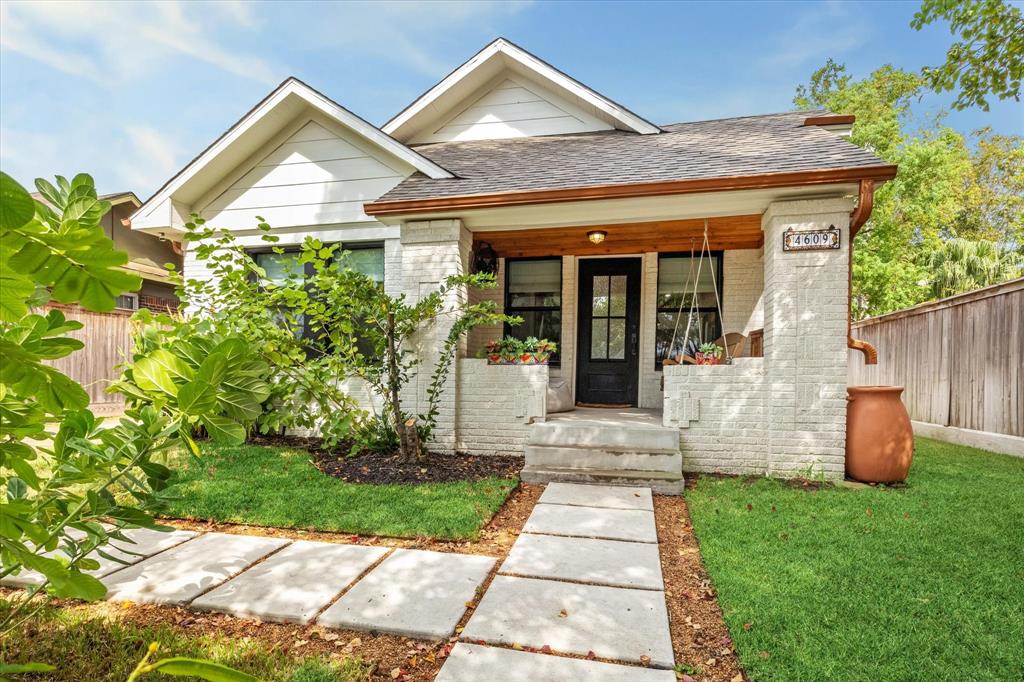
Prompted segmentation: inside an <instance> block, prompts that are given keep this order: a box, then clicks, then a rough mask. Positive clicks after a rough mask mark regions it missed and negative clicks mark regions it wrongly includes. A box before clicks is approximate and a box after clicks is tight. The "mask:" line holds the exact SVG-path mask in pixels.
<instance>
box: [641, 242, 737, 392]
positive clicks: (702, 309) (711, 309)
mask: <svg viewBox="0 0 1024 682" xmlns="http://www.w3.org/2000/svg"><path fill="white" fill-rule="evenodd" d="M705 257H711V258H717V259H718V265H717V267H716V268H715V270H716V271H717V272H715V284H716V285H717V288H718V300H719V301H723V305H722V314H721V315H719V316H718V335H717V336H716V337H715V338H718V337H719V336H721V335H722V317H723V316H724V315H725V305H724V299H723V293H724V290H725V287H724V285H725V251H724V250H717V251H709V252H708V253H706V254H705ZM663 258H700V254H699V253H697V254H693V253H689V252H686V251H666V252H663V253H662V252H659V253H658V275H659V276H660V275H661V261H662V259H663ZM654 287H655V290H654V348H653V355H654V371H656V372H660V371H661V370H662V369H663V368H664V365H663V364H662V362H661V360H659V359H658V313H675V312H677V311H678V310H679V309H678V308H664V307H661V306H659V305H658V295H659V289H658V278H657V277H655V280H654ZM694 312H698V313H717V312H718V308H717V307H715V306H697V307H696V308H694Z"/></svg>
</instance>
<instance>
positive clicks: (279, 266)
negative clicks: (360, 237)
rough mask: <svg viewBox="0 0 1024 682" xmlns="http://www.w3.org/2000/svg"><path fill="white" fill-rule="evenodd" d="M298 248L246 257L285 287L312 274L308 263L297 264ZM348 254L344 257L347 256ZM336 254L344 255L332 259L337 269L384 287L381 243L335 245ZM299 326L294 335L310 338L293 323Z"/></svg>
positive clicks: (306, 329) (306, 328)
mask: <svg viewBox="0 0 1024 682" xmlns="http://www.w3.org/2000/svg"><path fill="white" fill-rule="evenodd" d="M300 251H301V247H300V246H299V245H296V246H290V247H287V246H286V247H284V252H283V253H275V252H274V251H271V250H266V249H260V250H255V249H254V250H251V251H249V255H250V256H251V257H252V259H253V260H254V261H255V262H256V264H257V265H259V266H260V267H261V268H263V270H264V272H266V273H267V279H268V280H269V281H271V282H274V283H278V284H281V283H284V282H285V281H287V280H288V278H289V277H295V278H298V279H305V278H306V277H309V276H311V275H312V274H313V265H312V264H311V263H306V264H302V263H300V262H299V253H300ZM346 252H347V253H346ZM335 253H336V254H344V255H343V256H339V257H338V258H336V259H332V261H333V262H334V263H336V264H337V265H338V266H340V267H347V268H351V269H353V270H355V271H356V272H361V273H362V274H364V275H366V276H367V277H369V278H370V279H372V280H373V281H374V282H377V283H378V284H380V285H381V286H383V284H384V245H383V244H382V243H381V242H358V243H352V244H338V248H337V249H336V250H335ZM296 321H297V322H298V323H299V324H301V331H300V330H297V331H296V335H297V336H302V337H305V338H312V337H313V334H312V332H311V330H310V328H309V325H308V324H307V323H306V321H305V320H304V319H303V316H301V315H300V316H299V318H298V319H297V320H296Z"/></svg>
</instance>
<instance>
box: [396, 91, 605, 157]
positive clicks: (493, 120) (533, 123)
mask: <svg viewBox="0 0 1024 682" xmlns="http://www.w3.org/2000/svg"><path fill="white" fill-rule="evenodd" d="M594 130H611V126H610V125H609V124H607V123H605V122H604V121H601V120H599V119H597V118H595V117H593V116H591V115H590V114H587V113H585V112H584V111H583V110H581V109H580V108H579V107H577V106H574V105H572V104H570V103H569V102H567V101H566V100H564V99H563V98H561V97H558V96H557V95H555V94H554V93H552V92H550V91H548V90H546V89H545V88H543V87H541V86H540V85H537V84H535V83H531V82H530V81H527V80H526V79H519V78H516V79H513V78H505V79H503V80H500V81H499V82H498V83H497V84H496V85H494V86H493V87H491V88H490V89H489V90H486V91H485V92H484V94H483V95H482V96H480V97H478V98H476V99H475V100H473V101H472V102H471V103H470V104H469V105H468V106H466V107H464V108H462V109H461V111H459V112H458V113H457V114H455V115H454V116H452V117H450V118H448V119H447V120H445V121H444V122H443V123H441V124H440V125H439V126H433V127H432V129H430V130H428V131H427V132H426V133H424V134H423V135H421V136H420V137H419V138H417V139H416V140H414V142H418V143H427V142H450V141H453V140H491V139H500V138H508V137H530V136H534V135H558V134H566V133H582V132H590V131H594Z"/></svg>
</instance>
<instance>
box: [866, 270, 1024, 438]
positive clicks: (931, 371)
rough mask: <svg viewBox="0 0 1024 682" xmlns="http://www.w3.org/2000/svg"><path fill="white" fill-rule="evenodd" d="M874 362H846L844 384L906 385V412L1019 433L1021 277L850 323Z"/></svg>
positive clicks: (1023, 331)
mask: <svg viewBox="0 0 1024 682" xmlns="http://www.w3.org/2000/svg"><path fill="white" fill-rule="evenodd" d="M853 335H854V337H856V338H859V339H864V340H865V341H869V342H871V343H872V344H874V346H875V347H876V348H877V349H878V364H877V365H874V366H870V365H864V361H863V359H862V358H861V356H860V355H859V354H854V356H853V359H852V360H851V361H850V376H849V379H850V385H870V384H876V385H878V384H883V385H886V384H887V385H899V386H904V387H906V390H905V391H904V393H903V402H904V403H905V404H906V406H907V410H908V411H909V412H910V418H911V419H913V420H916V421H922V422H929V423H932V424H939V425H942V426H955V427H959V428H962V429H973V430H975V431H987V432H989V433H999V434H1005V435H1011V436H1024V278H1021V279H1015V280H1012V281H1010V282H1004V283H1002V284H996V285H994V286H990V287H986V288H984V289H978V290H977V291H971V292H969V293H966V294H960V295H958V296H952V297H950V298H945V299H942V300H940V301H932V302H930V303H924V304H921V305H919V306H915V307H913V308H907V309H906V310H900V311H897V312H895V313H890V314H888V315H882V316H881V317H874V318H870V319H867V320H862V321H860V322H855V323H854V325H853Z"/></svg>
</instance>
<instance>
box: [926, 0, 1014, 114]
mask: <svg viewBox="0 0 1024 682" xmlns="http://www.w3.org/2000/svg"><path fill="white" fill-rule="evenodd" d="M940 19H945V20H946V21H948V22H949V30H950V32H951V33H953V34H954V35H957V36H958V37H959V38H960V39H959V40H957V41H956V42H954V43H953V44H952V45H951V46H950V48H949V50H948V51H947V52H946V61H945V63H943V64H942V65H940V66H937V67H926V68H925V69H924V70H923V73H924V77H925V78H926V79H927V81H928V84H929V85H930V86H931V87H932V88H933V89H934V90H936V91H937V92H945V91H950V90H953V89H954V88H957V89H959V92H958V93H957V98H956V101H955V102H954V103H953V107H954V108H956V109H968V108H970V107H974V106H977V107H981V108H982V109H984V110H985V111H988V96H989V95H995V96H996V97H998V98H999V99H1014V100H1017V101H1020V85H1021V80H1024V12H1022V11H1021V9H1020V7H1018V6H1016V5H1014V4H1012V3H1009V2H1005V1H1004V0H959V1H957V2H951V1H950V0H925V1H924V2H922V3H921V9H919V10H918V11H917V13H916V14H915V15H914V18H913V20H912V21H911V22H910V25H911V26H912V27H913V28H915V29H918V30H920V29H922V28H924V27H925V26H927V25H929V24H932V23H934V22H935V21H937V20H940Z"/></svg>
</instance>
